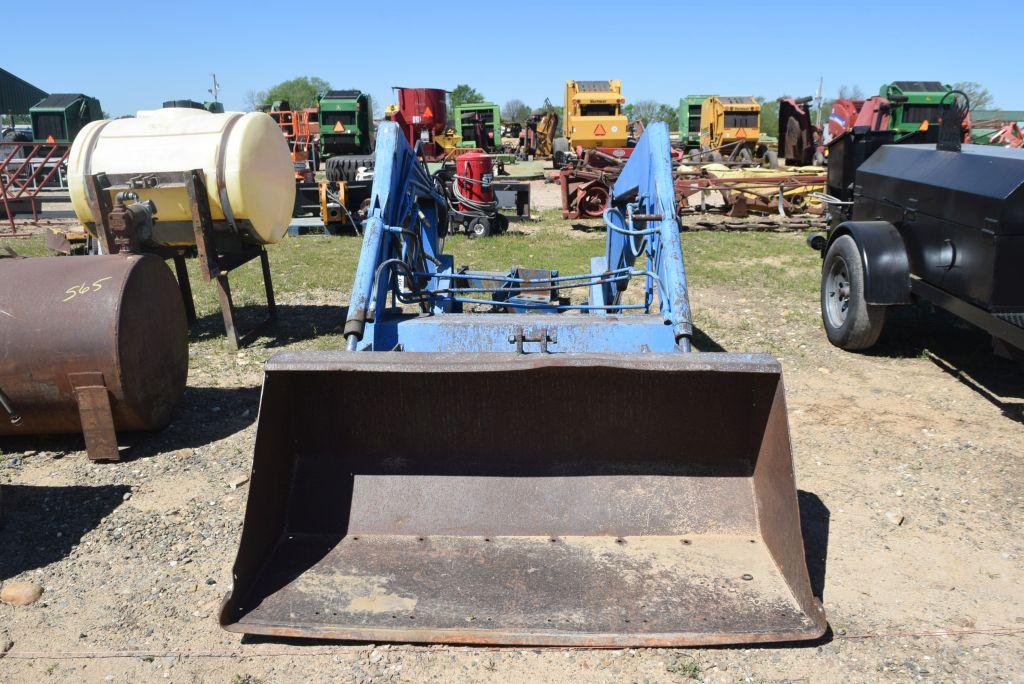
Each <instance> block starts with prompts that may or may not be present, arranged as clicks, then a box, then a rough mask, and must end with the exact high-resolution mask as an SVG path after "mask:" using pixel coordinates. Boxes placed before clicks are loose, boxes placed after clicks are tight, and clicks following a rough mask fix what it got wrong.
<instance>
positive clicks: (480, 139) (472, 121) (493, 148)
mask: <svg viewBox="0 0 1024 684" xmlns="http://www.w3.org/2000/svg"><path fill="white" fill-rule="evenodd" d="M498 112H499V110H498V105H496V104H494V103H493V102H473V103H466V104H461V105H459V106H458V107H456V108H455V112H454V117H455V130H456V132H457V133H458V134H459V135H460V136H462V141H461V142H460V143H459V144H458V146H459V147H479V148H480V149H482V150H483V151H484V152H489V153H494V152H497V151H499V149H500V148H501V116H500V114H499V113H498Z"/></svg>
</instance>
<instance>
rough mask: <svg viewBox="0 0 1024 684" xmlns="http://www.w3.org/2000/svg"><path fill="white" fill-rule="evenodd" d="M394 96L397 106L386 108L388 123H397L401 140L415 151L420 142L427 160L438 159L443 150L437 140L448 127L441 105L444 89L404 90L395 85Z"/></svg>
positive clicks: (445, 92) (444, 109)
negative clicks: (388, 116)
mask: <svg viewBox="0 0 1024 684" xmlns="http://www.w3.org/2000/svg"><path fill="white" fill-rule="evenodd" d="M394 90H395V91H397V93H398V106H397V107H392V108H390V109H391V110H392V111H391V114H390V120H391V121H394V122H395V123H397V124H398V128H399V129H400V130H401V132H402V137H404V138H405V141H406V142H407V143H409V146H410V147H413V148H415V147H416V143H420V145H421V150H422V151H423V153H424V154H425V155H426V157H427V158H428V159H441V158H443V157H444V149H443V148H442V146H441V145H440V144H439V143H438V142H437V140H436V139H437V138H438V137H439V136H441V135H443V134H444V132H445V129H446V128H447V126H448V106H447V104H446V102H445V95H447V92H448V91H446V90H442V89H440V88H404V87H400V86H395V87H394Z"/></svg>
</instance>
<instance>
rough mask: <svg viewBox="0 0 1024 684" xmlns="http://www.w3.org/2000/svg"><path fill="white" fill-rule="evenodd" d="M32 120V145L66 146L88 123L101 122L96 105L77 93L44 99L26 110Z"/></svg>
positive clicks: (97, 103)
mask: <svg viewBox="0 0 1024 684" xmlns="http://www.w3.org/2000/svg"><path fill="white" fill-rule="evenodd" d="M28 113H29V115H30V116H31V117H32V141H33V142H37V143H70V142H73V141H74V139H75V136H76V135H78V132H79V131H80V130H82V129H83V128H84V127H85V125H86V124H87V123H89V122H90V121H98V120H99V119H102V118H103V110H102V109H101V108H100V101H99V100H97V99H96V98H95V97H89V96H88V95H83V94H81V93H55V94H53V95H47V96H46V97H45V98H43V99H42V100H40V101H39V102H37V103H36V104H35V105H33V106H32V108H31V109H29V110H28Z"/></svg>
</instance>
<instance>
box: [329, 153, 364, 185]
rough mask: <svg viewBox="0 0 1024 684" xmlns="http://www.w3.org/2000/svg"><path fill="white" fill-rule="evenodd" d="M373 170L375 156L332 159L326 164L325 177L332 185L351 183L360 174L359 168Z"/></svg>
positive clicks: (351, 156) (350, 156)
mask: <svg viewBox="0 0 1024 684" xmlns="http://www.w3.org/2000/svg"><path fill="white" fill-rule="evenodd" d="M360 166H365V167H367V168H371V169H372V168H373V156H371V155H362V154H359V155H345V156H339V157H331V158H330V159H328V160H327V162H326V163H325V164H324V175H325V176H326V177H327V180H329V181H331V182H332V183H338V182H340V181H344V182H346V183H351V182H352V181H354V180H355V179H356V174H357V173H359V167H360Z"/></svg>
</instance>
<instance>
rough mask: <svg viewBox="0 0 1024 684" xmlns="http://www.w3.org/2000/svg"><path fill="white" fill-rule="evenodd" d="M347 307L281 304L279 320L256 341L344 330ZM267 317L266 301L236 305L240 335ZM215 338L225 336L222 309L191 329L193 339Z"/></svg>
mask: <svg viewBox="0 0 1024 684" xmlns="http://www.w3.org/2000/svg"><path fill="white" fill-rule="evenodd" d="M347 311H348V309H347V308H346V307H344V306H340V305H339V306H332V305H327V304H315V305H311V304H278V305H277V320H276V321H273V322H271V323H270V324H269V325H268V327H266V328H265V329H264V330H263V331H262V332H261V334H260V336H259V337H257V338H256V342H257V343H259V344H263V345H264V346H267V347H284V346H287V345H289V344H292V343H294V342H300V341H303V340H311V339H313V338H316V337H320V336H321V335H327V334H331V333H338V332H341V329H342V327H343V326H344V324H345V316H346V314H347ZM266 317H267V306H266V304H251V305H246V306H240V307H236V309H235V326H236V328H237V330H238V332H239V335H240V336H241V335H244V334H245V333H246V332H248V331H249V330H251V329H252V328H254V327H256V326H257V325H259V324H260V323H262V322H263V321H264V320H265V319H266ZM214 338H221V339H223V338H224V318H223V317H222V316H221V313H220V310H219V309H218V310H217V311H216V312H215V313H211V314H207V315H205V316H200V317H199V320H197V321H196V322H195V323H193V324H192V327H191V328H190V329H189V340H190V341H191V342H197V341H202V340H209V339H214Z"/></svg>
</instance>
